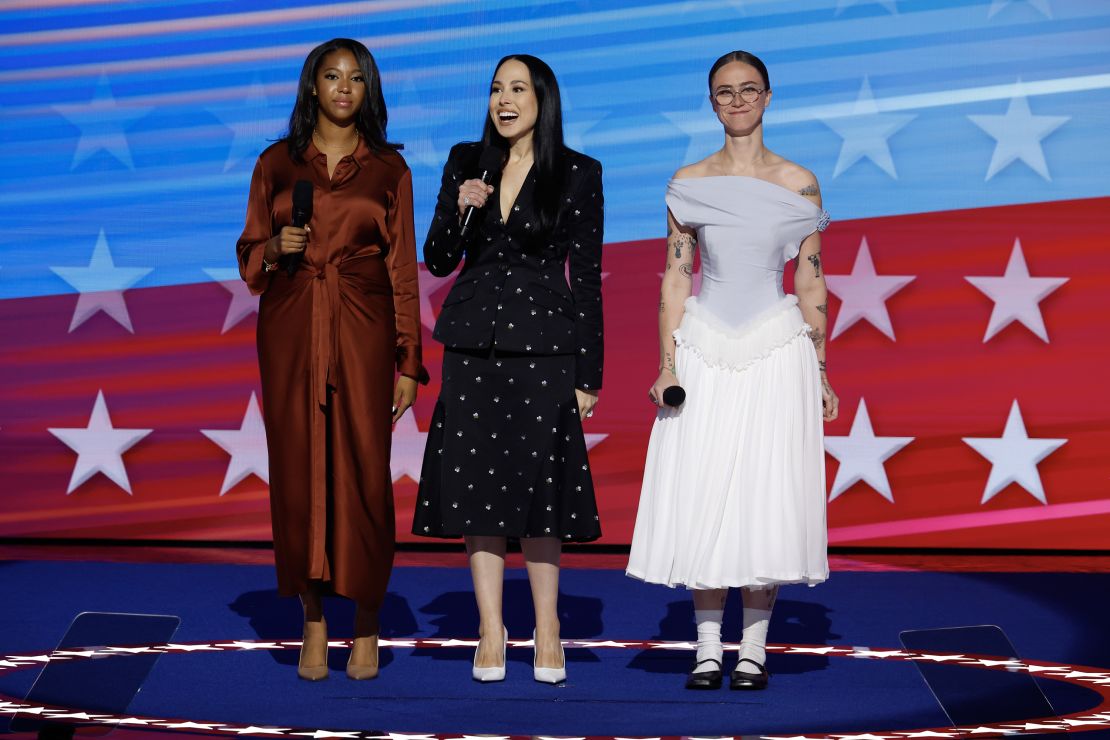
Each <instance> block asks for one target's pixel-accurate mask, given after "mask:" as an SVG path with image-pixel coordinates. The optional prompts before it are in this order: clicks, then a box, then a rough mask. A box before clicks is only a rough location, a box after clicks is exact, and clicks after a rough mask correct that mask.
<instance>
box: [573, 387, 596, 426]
mask: <svg viewBox="0 0 1110 740" xmlns="http://www.w3.org/2000/svg"><path fill="white" fill-rule="evenodd" d="M574 397H575V399H577V401H578V418H580V419H586V418H587V417H590V416H593V415H594V406H595V405H597V393H595V392H594V391H584V390H582V389H580V388H575V389H574Z"/></svg>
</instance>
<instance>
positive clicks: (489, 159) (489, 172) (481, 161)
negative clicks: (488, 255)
mask: <svg viewBox="0 0 1110 740" xmlns="http://www.w3.org/2000/svg"><path fill="white" fill-rule="evenodd" d="M504 165H505V153H504V152H503V151H502V150H501V149H500V148H498V147H496V146H493V145H492V144H490V145H489V146H487V147H486V148H485V149H483V150H482V154H481V156H480V157H478V172H479V175H478V179H479V180H481V181H482V183H483V184H485V185H489V184H490V182H491V181H492V180H493V178H495V177H497V175H498V174H500V172H501V168H502V167H503V166H504ZM477 210H478V209H477V208H476V207H475V206H472V205H471V206H467V207H466V210H465V211H463V218H462V229H461V230H460V231H459V239H465V238H466V237H467V235H468V234H469V232H470V222H471V218H472V217H473V216H474V212H475V211H477Z"/></svg>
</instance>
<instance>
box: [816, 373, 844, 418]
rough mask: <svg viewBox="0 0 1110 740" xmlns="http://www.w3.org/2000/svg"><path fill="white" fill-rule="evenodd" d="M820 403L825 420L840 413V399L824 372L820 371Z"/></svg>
mask: <svg viewBox="0 0 1110 740" xmlns="http://www.w3.org/2000/svg"><path fill="white" fill-rule="evenodd" d="M821 405H822V406H824V407H825V421H833V420H834V419H836V417H837V414H839V413H840V399H839V398H837V395H836V391H834V390H833V389H832V386H831V385H829V378H828V376H827V375H825V374H824V373H821Z"/></svg>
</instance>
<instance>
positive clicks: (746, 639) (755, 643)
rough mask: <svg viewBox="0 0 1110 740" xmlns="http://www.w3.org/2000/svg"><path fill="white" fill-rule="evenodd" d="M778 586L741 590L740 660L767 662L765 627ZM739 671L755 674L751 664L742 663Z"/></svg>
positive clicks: (769, 619)
mask: <svg viewBox="0 0 1110 740" xmlns="http://www.w3.org/2000/svg"><path fill="white" fill-rule="evenodd" d="M778 593H779V589H778V586H774V587H772V588H760V589H750V588H745V589H744V590H743V598H744V635H743V638H742V639H741V640H740V659H741V660H743V659H745V658H746V659H748V660H754V661H755V662H756V663H759V664H760V665H765V664H766V661H767V627H768V626H769V625H770V622H771V610H772V609H774V607H775V597H777V596H778ZM739 667H740V670H741V671H743V672H745V673H755V672H756V668H755V666H753V665H752V664H751V663H743V664H741V665H740V666H739Z"/></svg>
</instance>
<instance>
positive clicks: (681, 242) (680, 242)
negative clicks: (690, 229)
mask: <svg viewBox="0 0 1110 740" xmlns="http://www.w3.org/2000/svg"><path fill="white" fill-rule="evenodd" d="M667 243H668V244H669V245H670V246H671V247H673V248H674V258H675V259H676V260H678V259H682V249H683V247H690V250H691V251H693V249H694V247H696V246H697V245H698V240H697V239H695V238H694V237H692V236H690V235H689V234H683V233H682V232H681V231H679V232H675V233H673V234H671V236H670V238H669V239H667Z"/></svg>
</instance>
